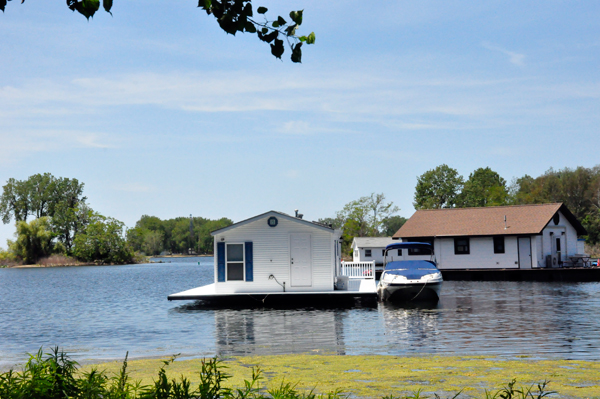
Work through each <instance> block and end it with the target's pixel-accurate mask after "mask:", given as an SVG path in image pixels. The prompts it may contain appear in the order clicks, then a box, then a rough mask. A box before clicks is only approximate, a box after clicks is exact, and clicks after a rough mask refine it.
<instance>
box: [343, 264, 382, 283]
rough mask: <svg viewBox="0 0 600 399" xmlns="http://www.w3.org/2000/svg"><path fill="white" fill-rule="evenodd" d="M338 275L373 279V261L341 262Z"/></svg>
mask: <svg viewBox="0 0 600 399" xmlns="http://www.w3.org/2000/svg"><path fill="white" fill-rule="evenodd" d="M340 276H348V278H351V279H374V278H375V261H371V262H342V264H341V266H340Z"/></svg>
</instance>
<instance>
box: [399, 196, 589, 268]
mask: <svg viewBox="0 0 600 399" xmlns="http://www.w3.org/2000/svg"><path fill="white" fill-rule="evenodd" d="M585 234H587V232H586V230H585V229H584V228H583V226H582V225H581V223H580V222H579V221H578V220H577V218H575V216H574V215H573V214H572V213H571V211H569V209H568V208H567V207H566V206H565V205H564V204H562V203H554V204H536V205H517V206H496V207H484V208H449V209H430V210H418V211H416V212H415V213H414V215H413V216H412V217H411V218H410V219H409V220H408V221H407V222H406V223H405V224H404V225H403V226H402V227H401V228H400V229H399V230H398V232H396V234H394V236H393V238H394V239H399V240H402V241H420V242H429V243H431V244H433V247H434V251H435V254H436V259H437V263H438V267H439V269H440V270H442V271H445V270H448V271H450V270H465V269H469V270H471V271H478V270H479V271H482V272H483V271H484V270H486V271H489V270H494V269H503V270H509V271H510V270H531V269H546V268H563V267H577V266H581V267H585V266H589V264H588V263H586V262H589V256H586V255H585V254H584V253H583V252H584V250H583V241H581V240H578V237H579V236H581V235H585ZM409 255H410V254H409ZM414 255H416V256H417V257H418V254H414ZM507 275H508V274H507ZM444 277H446V275H444Z"/></svg>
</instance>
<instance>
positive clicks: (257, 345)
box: [215, 309, 346, 355]
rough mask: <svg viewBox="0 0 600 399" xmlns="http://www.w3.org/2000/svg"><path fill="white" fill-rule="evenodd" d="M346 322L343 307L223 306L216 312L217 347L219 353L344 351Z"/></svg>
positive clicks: (255, 353)
mask: <svg viewBox="0 0 600 399" xmlns="http://www.w3.org/2000/svg"><path fill="white" fill-rule="evenodd" d="M343 325H344V312H343V311H340V310H320V311H317V310H312V309H308V310H291V309H283V310H282V309H279V310H276V309H253V310H221V311H217V312H215V342H216V350H217V353H218V354H219V355H259V354H264V355H267V354H281V353H306V352H317V351H319V352H323V351H324V352H330V353H336V354H338V355H344V354H345V353H346V352H345V345H344V339H343V337H344V332H343Z"/></svg>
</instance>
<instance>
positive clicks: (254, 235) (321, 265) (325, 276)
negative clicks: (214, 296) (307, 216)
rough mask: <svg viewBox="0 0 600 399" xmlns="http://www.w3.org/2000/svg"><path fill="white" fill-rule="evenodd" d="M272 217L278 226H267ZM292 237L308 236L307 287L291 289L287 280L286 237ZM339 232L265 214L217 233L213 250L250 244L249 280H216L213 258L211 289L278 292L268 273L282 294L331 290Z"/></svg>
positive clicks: (288, 275) (287, 245)
mask: <svg viewBox="0 0 600 399" xmlns="http://www.w3.org/2000/svg"><path fill="white" fill-rule="evenodd" d="M271 216H275V217H277V219H278V224H277V226H275V227H270V226H269V225H268V224H267V220H268V218H269V217H271ZM292 234H309V235H310V246H311V264H312V274H311V280H312V281H311V286H302V287H295V286H293V285H292V284H291V283H292V282H291V280H290V277H291V263H290V237H291V235H292ZM338 239H339V233H338V232H337V231H334V230H331V231H327V230H325V229H321V228H319V227H317V226H315V227H313V226H310V225H309V224H308V223H305V222H301V221H293V220H289V219H287V218H284V217H281V216H280V215H278V214H271V213H267V214H265V215H264V217H262V218H260V219H257V220H254V221H251V222H249V223H245V224H242V225H240V226H237V227H235V228H232V229H229V230H225V231H223V232H222V233H217V234H215V236H214V246H215V247H214V250H215V254H216V253H217V243H218V242H224V243H226V244H227V243H244V242H252V243H253V244H252V245H253V281H225V282H218V281H217V273H218V271H217V267H218V265H217V262H218V259H217V256H215V263H214V272H215V289H216V292H217V293H240V292H243V293H252V292H281V291H283V288H282V287H281V286H280V285H279V284H278V283H277V282H276V281H275V279H269V276H270V275H271V274H272V275H273V276H275V278H276V279H277V281H279V283H281V284H283V283H284V282H285V289H286V292H307V291H333V289H334V275H335V265H336V261H337V259H336V254H335V242H336V240H338Z"/></svg>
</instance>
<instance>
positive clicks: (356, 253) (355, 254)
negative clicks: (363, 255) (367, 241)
mask: <svg viewBox="0 0 600 399" xmlns="http://www.w3.org/2000/svg"><path fill="white" fill-rule="evenodd" d="M358 255H359V254H358V249H355V250H354V256H356V257H358Z"/></svg>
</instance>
